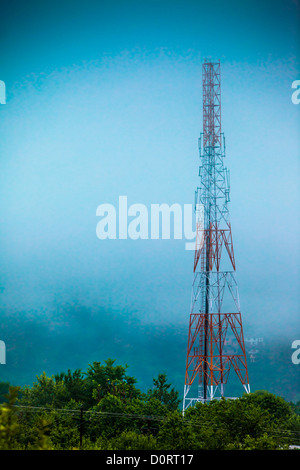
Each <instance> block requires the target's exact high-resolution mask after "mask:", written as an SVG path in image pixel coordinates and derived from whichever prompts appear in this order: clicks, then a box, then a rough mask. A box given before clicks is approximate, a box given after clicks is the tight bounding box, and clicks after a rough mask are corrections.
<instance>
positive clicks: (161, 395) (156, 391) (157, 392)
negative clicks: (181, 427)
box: [148, 374, 180, 411]
mask: <svg viewBox="0 0 300 470" xmlns="http://www.w3.org/2000/svg"><path fill="white" fill-rule="evenodd" d="M153 384H154V388H152V389H150V390H149V391H148V399H151V398H156V399H157V400H159V401H160V402H161V403H162V404H163V405H165V406H166V407H167V409H168V410H169V411H175V410H177V409H178V406H179V403H180V399H179V398H178V395H179V394H178V391H177V390H175V389H174V387H173V388H171V384H168V383H167V376H166V374H159V375H158V377H157V379H153Z"/></svg>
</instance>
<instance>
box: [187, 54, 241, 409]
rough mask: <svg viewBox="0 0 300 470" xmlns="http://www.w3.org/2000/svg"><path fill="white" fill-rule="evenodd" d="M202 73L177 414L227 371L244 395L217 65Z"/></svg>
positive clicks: (214, 393) (215, 390)
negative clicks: (188, 298) (192, 238)
mask: <svg viewBox="0 0 300 470" xmlns="http://www.w3.org/2000/svg"><path fill="white" fill-rule="evenodd" d="M202 73H203V133H202V134H201V136H200V139H199V152H200V161H201V164H200V167H199V176H200V186H199V187H198V188H197V191H196V204H195V207H196V216H197V219H196V223H197V226H196V247H195V256H194V281H193V289H192V302H191V313H190V322H189V335H188V347H187V361H186V374H185V386H184V398H183V410H185V409H186V408H188V407H189V406H190V405H191V404H193V403H195V402H197V401H206V400H211V399H213V398H219V397H222V396H224V393H225V391H224V387H225V385H226V383H227V381H228V376H229V372H230V371H231V369H234V371H235V372H236V374H237V376H238V378H239V380H240V382H241V383H242V384H243V386H244V389H245V390H246V392H247V393H249V392H250V386H249V379H248V369H247V360H246V352H245V344H244V337H243V327H242V318H241V312H240V305H239V297H238V287H237V282H236V277H235V270H236V268H235V259H234V252H233V243H232V234H231V225H230V218H229V210H228V203H229V189H230V188H229V171H228V170H227V168H226V167H225V166H224V157H225V139H224V135H223V134H222V132H221V72H220V62H209V61H204V63H203V66H202ZM201 209H202V211H201ZM201 216H202V217H201Z"/></svg>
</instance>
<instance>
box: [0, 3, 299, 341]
mask: <svg viewBox="0 0 300 470" xmlns="http://www.w3.org/2000/svg"><path fill="white" fill-rule="evenodd" d="M1 10H2V12H1V18H2V21H1V29H0V40H1V44H2V46H1V57H0V79H1V80H4V81H5V83H6V88H7V90H6V91H7V103H6V105H2V106H1V107H0V128H1V142H0V178H1V181H0V198H1V199H0V201H1V227H0V256H1V266H2V268H1V289H2V293H1V303H2V308H3V309H7V310H8V311H11V312H14V311H18V312H20V311H21V312H24V315H29V316H33V317H34V318H35V319H36V321H37V322H39V321H42V319H44V318H45V317H47V318H51V315H52V314H53V312H55V311H57V309H58V308H62V309H63V306H64V305H67V304H68V303H70V302H71V303H72V302H73V303H74V302H75V303H77V304H78V305H83V306H86V307H90V308H93V309H95V311H97V309H100V310H101V308H103V309H106V310H109V309H112V310H113V311H120V312H121V311H122V312H126V315H127V316H128V317H130V316H136V317H138V318H139V319H140V321H142V322H144V323H145V324H146V323H151V324H164V325H168V324H170V325H172V326H174V325H175V326H178V328H182V327H183V328H184V327H185V326H186V328H187V327H188V315H189V307H190V295H191V284H192V277H193V276H192V267H193V254H192V253H191V252H187V251H185V250H184V241H176V240H175V241H174V240H170V241H167V240H157V241H154V240H139V241H130V240H114V241H113V240H107V241H100V240H99V239H97V237H96V224H97V218H96V208H97V206H98V205H99V204H102V203H112V204H115V205H117V202H118V197H119V196H120V195H127V197H128V202H129V204H133V203H142V204H145V205H146V206H148V207H150V204H151V203H168V204H173V203H179V204H182V205H183V204H189V203H193V201H194V190H195V188H196V186H197V184H198V178H197V174H198V164H199V160H198V148H197V145H198V144H197V139H198V136H199V133H200V132H201V130H202V89H201V66H202V62H203V59H204V57H211V58H212V59H220V60H221V70H222V127H223V131H224V133H225V137H226V149H227V158H226V160H227V161H226V165H227V167H228V168H229V169H230V173H231V203H230V211H231V221H232V230H233V239H234V245H235V256H236V263H237V271H238V280H239V291H240V300H241V306H242V314H243V320H244V324H246V325H250V326H251V327H253V328H254V329H255V328H256V329H257V330H259V331H260V332H261V331H262V332H263V334H265V335H267V332H270V331H274V332H278V331H282V332H283V333H285V334H288V335H291V341H292V340H293V339H295V338H294V337H293V336H292V335H293V334H294V332H295V330H297V328H298V330H297V331H299V268H298V266H299V251H298V241H299V217H298V207H299V148H300V146H299V144H300V142H299V113H300V106H297V105H294V104H293V103H292V101H291V94H292V89H291V84H292V82H293V81H294V80H296V79H299V78H300V76H299V44H300V41H299V35H300V34H299V29H300V28H299V11H300V6H299V1H296V0H295V1H292V0H290V1H280V0H279V1H275V2H274V1H251V2H249V1H246V2H237V1H227V2H224V1H216V0H215V1H210V2H202V1H198V2H191V1H184V2H183V1H176V0H175V1H172V2H169V1H145V2H135V1H126V2H125V1H124V2H122V1H116V2H114V1H106V2H104V1H103V2H102V1H98V2H96V1H85V2H82V1H72V2H71V1H60V2H57V1H51V2H48V1H43V2H38V1H14V0H12V1H10V2H2V4H1Z"/></svg>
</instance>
